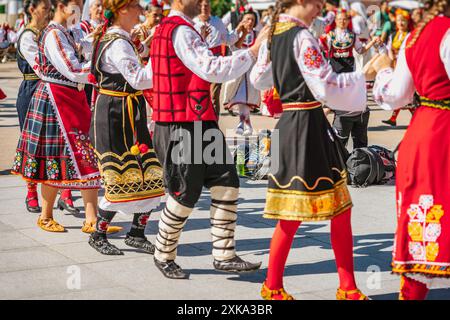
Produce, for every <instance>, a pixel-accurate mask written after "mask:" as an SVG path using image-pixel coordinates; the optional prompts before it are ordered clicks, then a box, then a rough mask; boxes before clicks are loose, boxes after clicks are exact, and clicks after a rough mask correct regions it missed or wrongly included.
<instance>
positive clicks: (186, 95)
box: [150, 16, 217, 122]
mask: <svg viewBox="0 0 450 320" xmlns="http://www.w3.org/2000/svg"><path fill="white" fill-rule="evenodd" d="M181 25H184V26H188V27H189V28H192V30H194V31H195V29H194V27H193V26H192V25H190V24H189V23H187V22H186V21H185V20H184V19H183V18H181V17H178V16H173V17H167V18H164V19H163V20H162V22H161V24H160V25H158V27H157V28H156V30H155V35H154V37H153V40H152V46H151V49H150V59H151V63H152V69H153V94H152V98H153V99H152V100H153V101H152V107H153V114H152V119H153V120H154V121H156V122H192V121H208V120H213V121H217V117H216V114H215V112H214V108H213V105H212V101H211V94H210V86H211V84H210V83H209V82H208V81H205V80H203V79H201V78H200V77H198V76H197V75H196V74H194V73H193V72H192V71H191V70H189V69H188V68H187V67H186V66H185V65H184V64H183V62H182V61H181V60H180V58H178V56H177V55H176V53H175V49H174V46H173V41H172V35H173V31H174V30H175V28H177V27H179V26H181ZM195 32H197V31H195Z"/></svg>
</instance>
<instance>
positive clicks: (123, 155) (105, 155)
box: [95, 149, 155, 161]
mask: <svg viewBox="0 0 450 320" xmlns="http://www.w3.org/2000/svg"><path fill="white" fill-rule="evenodd" d="M148 152H155V150H154V149H149V150H148ZM95 154H96V155H97V158H98V159H99V160H103V159H104V158H105V157H114V158H116V159H119V160H120V161H123V159H125V157H127V156H132V157H135V156H133V155H132V154H131V152H130V151H125V152H124V153H122V155H118V154H116V153H114V152H105V153H101V154H100V153H99V152H97V150H96V151H95Z"/></svg>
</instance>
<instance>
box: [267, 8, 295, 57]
mask: <svg viewBox="0 0 450 320" xmlns="http://www.w3.org/2000/svg"><path fill="white" fill-rule="evenodd" d="M295 2H296V1H295V0H277V1H276V3H275V10H274V12H273V14H272V17H271V19H270V23H271V24H270V30H269V36H268V38H267V49H268V55H269V57H268V60H269V61H270V49H271V47H272V37H273V34H274V32H275V27H276V24H277V22H278V20H279V19H280V14H282V13H284V12H285V11H286V10H287V9H289V8H290V7H292V6H293V5H294V4H295Z"/></svg>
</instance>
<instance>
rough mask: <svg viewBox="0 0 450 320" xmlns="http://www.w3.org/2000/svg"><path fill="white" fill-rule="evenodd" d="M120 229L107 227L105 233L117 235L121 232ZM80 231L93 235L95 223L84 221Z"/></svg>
mask: <svg viewBox="0 0 450 320" xmlns="http://www.w3.org/2000/svg"><path fill="white" fill-rule="evenodd" d="M122 229H123V228H122V227H118V226H108V229H107V230H106V233H107V234H111V233H117V232H120V231H122ZM81 231H83V232H84V233H94V232H95V222H90V223H87V222H86V221H84V222H83V227H82V228H81Z"/></svg>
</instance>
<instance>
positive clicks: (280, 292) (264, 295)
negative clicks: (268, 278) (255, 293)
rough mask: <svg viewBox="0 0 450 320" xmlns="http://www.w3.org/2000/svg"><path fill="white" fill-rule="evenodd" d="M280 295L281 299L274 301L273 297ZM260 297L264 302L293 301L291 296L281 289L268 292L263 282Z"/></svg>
mask: <svg viewBox="0 0 450 320" xmlns="http://www.w3.org/2000/svg"><path fill="white" fill-rule="evenodd" d="M276 295H281V297H282V298H281V299H274V297H273V296H276ZM261 297H262V298H263V299H264V300H295V299H294V297H293V296H291V295H290V294H289V293H287V292H286V291H285V290H284V289H283V288H280V289H277V290H270V289H269V288H268V287H267V286H266V283H265V282H264V283H263V285H262V288H261Z"/></svg>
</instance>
